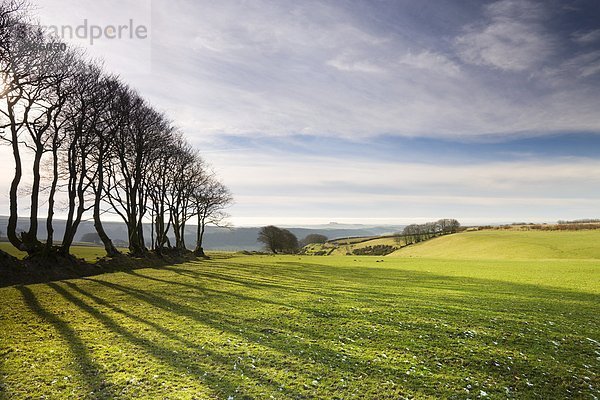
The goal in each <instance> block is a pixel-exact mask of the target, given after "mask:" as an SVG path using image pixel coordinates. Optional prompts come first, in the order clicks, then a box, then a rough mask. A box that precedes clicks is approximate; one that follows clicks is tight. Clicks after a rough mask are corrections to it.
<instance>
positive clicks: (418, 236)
mask: <svg viewBox="0 0 600 400" xmlns="http://www.w3.org/2000/svg"><path fill="white" fill-rule="evenodd" d="M459 229H460V223H459V222H458V221H457V220H456V219H453V218H445V219H440V220H438V221H435V222H427V223H425V224H412V225H408V226H406V227H405V228H404V230H403V231H402V233H400V234H398V235H396V241H397V242H398V243H400V242H402V241H404V244H406V245H408V244H414V243H419V242H423V241H425V240H429V239H432V238H434V237H436V236H441V235H446V234H449V233H456V232H458V231H459Z"/></svg>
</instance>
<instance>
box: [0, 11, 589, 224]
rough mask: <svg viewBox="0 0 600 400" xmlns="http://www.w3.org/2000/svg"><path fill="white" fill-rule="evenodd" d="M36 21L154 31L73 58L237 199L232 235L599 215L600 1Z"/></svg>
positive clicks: (5, 179) (95, 14)
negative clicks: (128, 97) (188, 148)
mask: <svg viewBox="0 0 600 400" xmlns="http://www.w3.org/2000/svg"><path fill="white" fill-rule="evenodd" d="M34 12H35V14H36V15H37V16H38V17H39V20H40V22H41V23H42V24H43V25H70V26H78V25H81V24H83V23H84V21H85V20H87V23H88V25H93V24H95V25H98V26H107V25H110V24H114V25H118V24H125V23H128V22H129V21H130V20H131V21H132V23H133V25H136V26H137V25H143V26H145V27H147V28H148V29H147V30H148V34H147V35H146V37H144V38H140V37H134V38H130V37H122V38H120V39H108V38H99V39H97V40H95V42H94V43H93V44H90V41H89V38H88V39H76V40H75V42H76V43H78V45H80V46H81V47H82V48H84V49H85V51H86V52H87V54H88V55H89V56H90V57H95V58H99V59H102V60H103V61H104V63H105V66H106V69H107V70H108V71H111V72H113V73H116V74H119V75H121V76H122V77H123V79H124V80H125V81H127V82H129V84H130V85H131V86H133V87H134V88H136V89H138V90H139V91H140V92H141V93H142V95H143V96H144V97H146V98H147V99H148V100H149V101H150V102H151V103H152V104H154V105H155V106H156V107H157V108H158V109H160V110H163V111H165V112H166V113H167V114H168V115H169V116H170V117H171V118H172V119H173V120H174V121H175V123H176V124H177V125H178V126H179V127H180V128H181V129H182V131H184V132H185V134H186V136H187V138H188V139H189V141H190V142H191V143H193V144H194V145H195V146H196V147H197V148H198V149H199V150H200V152H201V153H202V154H203V156H204V158H205V159H206V160H207V161H208V162H210V163H211V164H212V166H213V168H214V170H215V172H216V173H217V174H218V175H219V176H220V177H221V178H222V180H223V181H224V183H225V184H226V185H227V186H229V187H230V189H231V191H232V192H233V194H234V198H235V205H234V206H233V207H231V208H230V209H229V213H230V214H231V221H232V222H233V223H234V224H235V225H238V226H244V225H264V224H271V223H272V224H284V225H306V224H317V223H328V222H332V221H335V222H339V223H365V224H403V223H410V222H420V221H429V220H434V219H438V218H445V217H451V218H457V219H459V220H460V221H461V222H463V223H464V224H484V223H506V222H522V221H535V222H544V221H545V222H552V221H556V220H558V219H577V218H594V217H596V218H598V217H600V157H599V156H600V94H599V93H600V90H599V89H600V2H598V1H595V0H590V1H580V0H572V1H569V0H566V1H565V0H562V1H558V0H557V1H553V0H547V1H540V2H534V1H525V0H500V1H480V0H477V1H475V0H472V1H471V0H461V1H448V2H440V1H424V0H419V1H416V0H415V1H403V0H389V1H388V0H373V1H354V0H338V1H311V0H306V1H301V2H299V1H275V0H273V1H263V0H254V1H242V0H238V1H228V0H220V1H197V0H153V1H149V0H146V1H144V0H140V1H117V0H108V1H103V2H97V1H90V0H44V1H41V0H40V1H38V2H37V3H36V4H35V10H34ZM7 150H8V149H6V148H2V149H0V157H1V158H0V159H1V160H2V165H3V166H6V167H7V169H9V168H10V162H11V161H10V154H9V153H8V152H7ZM9 179H10V174H8V173H7V174H2V176H1V177H0V192H4V193H7V192H8V183H9ZM7 208H8V207H7V199H6V196H4V197H1V198H0V213H5V210H7Z"/></svg>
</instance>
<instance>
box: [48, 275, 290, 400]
mask: <svg viewBox="0 0 600 400" xmlns="http://www.w3.org/2000/svg"><path fill="white" fill-rule="evenodd" d="M67 285H68V286H69V287H70V288H72V289H73V290H75V291H77V292H79V293H80V294H82V295H84V296H86V297H88V298H89V299H90V300H92V301H94V302H95V303H96V304H100V305H102V306H105V307H109V308H111V309H112V310H113V311H115V312H117V313H119V314H121V315H124V316H126V317H128V318H130V319H132V320H134V321H136V322H138V323H141V324H144V325H146V326H149V327H152V328H153V329H155V330H156V331H157V332H159V333H160V334H162V335H163V336H165V337H168V338H170V339H173V340H176V341H178V342H179V343H181V344H182V345H184V346H185V350H186V351H188V352H194V351H199V350H200V346H199V345H198V344H197V343H194V342H192V341H190V340H187V339H185V338H182V337H181V336H179V335H177V334H175V333H173V332H171V331H169V330H168V329H166V328H164V327H161V326H160V325H158V324H156V323H154V322H151V321H149V320H147V319H145V318H142V317H139V316H136V315H134V314H132V313H130V312H127V311H125V310H123V309H120V308H119V307H116V306H114V305H112V304H111V303H109V302H107V301H105V300H102V299H101V298H99V297H97V296H95V295H93V294H91V293H89V292H86V291H85V290H83V289H81V288H79V287H77V285H75V284H73V283H67ZM48 286H50V287H51V288H52V289H54V290H55V291H56V292H57V293H58V294H60V295H61V296H62V297H63V298H64V299H65V300H67V301H69V302H71V303H72V304H74V305H76V306H77V307H79V308H80V309H82V310H84V311H85V312H87V313H88V314H89V315H90V316H92V317H94V318H95V319H96V320H97V321H98V322H100V323H101V324H103V325H104V326H105V327H106V328H108V329H110V330H111V331H113V332H115V333H117V334H119V335H121V336H122V337H123V338H125V339H127V340H128V341H129V342H130V343H132V344H134V345H135V346H137V347H138V348H140V349H142V350H143V351H144V352H145V353H147V354H148V355H149V356H151V357H153V358H154V359H156V360H157V361H159V362H161V363H163V364H167V365H170V366H171V367H173V368H175V369H177V370H179V371H180V372H183V373H192V374H194V376H195V377H196V378H197V379H200V380H201V381H202V382H204V383H205V384H206V385H207V386H208V387H209V388H211V389H212V390H213V391H214V393H215V394H218V393H221V394H225V395H227V394H233V393H237V392H238V391H239V387H238V385H237V384H236V383H234V382H233V381H231V380H228V379H227V376H226V375H225V374H215V373H210V372H211V371H209V370H207V369H203V368H201V367H200V366H199V365H197V364H194V363H189V362H186V361H185V360H183V359H182V358H179V357H173V356H172V353H173V352H172V351H171V350H170V349H168V348H166V347H164V346H161V345H159V344H157V343H156V342H154V341H151V340H148V339H145V338H143V337H140V336H138V335H137V334H135V333H133V332H131V331H130V330H128V329H126V328H125V327H123V326H121V325H120V324H119V323H118V322H117V321H115V320H114V319H113V318H112V317H110V316H108V315H106V314H104V313H102V312H100V311H98V310H97V309H96V308H94V307H93V306H91V305H89V304H88V303H86V302H84V301H83V300H81V299H80V298H78V297H76V296H74V295H73V294H72V293H70V292H69V291H68V290H66V289H64V288H62V287H61V286H59V285H57V284H56V283H50V284H48ZM171 311H172V310H171ZM206 315H207V316H208V315H209V314H208V313H206ZM207 318H208V317H205V318H204V320H206V319H207ZM201 352H202V353H203V354H204V355H207V356H208V357H210V359H211V360H212V361H213V362H215V363H219V364H221V365H223V366H224V367H225V366H226V367H227V368H229V366H230V365H231V360H230V359H229V358H228V357H226V356H223V355H221V354H219V353H217V352H214V351H211V350H208V349H206V348H202V349H201ZM245 374H246V375H247V376H249V377H250V378H251V379H254V380H256V381H257V382H260V383H261V384H263V385H269V386H271V387H272V389H273V390H276V389H277V390H279V391H280V392H282V393H287V394H288V395H291V394H293V393H290V392H289V391H288V390H287V389H285V388H283V386H282V385H281V384H280V383H279V382H277V381H276V380H274V379H273V378H271V377H267V376H264V375H263V374H261V373H260V372H258V371H253V370H246V371H245ZM279 388H282V389H279Z"/></svg>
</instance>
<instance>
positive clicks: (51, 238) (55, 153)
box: [45, 145, 58, 255]
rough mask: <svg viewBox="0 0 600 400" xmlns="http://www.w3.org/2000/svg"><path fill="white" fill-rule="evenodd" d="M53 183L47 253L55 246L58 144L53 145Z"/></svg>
mask: <svg viewBox="0 0 600 400" xmlns="http://www.w3.org/2000/svg"><path fill="white" fill-rule="evenodd" d="M52 174H53V176H52V184H51V185H50V193H49V194H48V216H47V217H46V231H47V236H46V248H45V252H46V255H49V254H50V253H51V252H52V247H53V246H54V227H53V226H52V222H53V219H54V195H55V194H56V185H57V184H58V149H57V148H56V145H55V146H53V147H52Z"/></svg>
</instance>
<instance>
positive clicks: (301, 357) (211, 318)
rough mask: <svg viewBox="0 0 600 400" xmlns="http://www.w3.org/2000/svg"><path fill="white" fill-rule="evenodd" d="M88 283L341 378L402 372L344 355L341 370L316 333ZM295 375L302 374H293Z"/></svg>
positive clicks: (108, 284) (334, 354) (334, 353)
mask: <svg viewBox="0 0 600 400" xmlns="http://www.w3.org/2000/svg"><path fill="white" fill-rule="evenodd" d="M87 280H89V281H93V282H96V283H98V284H100V285H104V286H106V287H109V288H111V289H115V290H119V291H122V292H124V293H127V294H129V295H131V296H133V297H135V298H137V299H139V300H142V301H146V302H147V303H149V304H150V305H152V306H154V307H157V308H159V309H162V310H164V311H166V312H168V313H173V314H177V315H180V316H183V317H186V318H191V319H193V320H195V321H196V322H198V323H199V324H202V325H206V326H209V327H211V328H213V329H216V330H218V331H222V332H228V334H230V335H233V336H235V337H238V338H241V339H243V340H248V341H250V342H253V343H256V344H258V345H259V346H264V347H267V348H270V349H272V350H274V351H275V352H277V353H280V354H282V355H285V356H286V357H292V358H296V359H297V362H298V364H299V365H304V366H308V365H320V368H322V369H324V370H336V371H337V372H338V373H340V374H341V376H344V375H347V374H350V375H355V376H358V375H363V374H364V375H365V376H367V375H369V374H371V373H373V374H375V373H384V374H386V375H388V376H397V375H399V374H401V373H403V372H404V369H402V370H400V369H399V368H398V367H396V366H382V365H374V364H372V363H371V360H368V359H364V358H358V357H354V356H352V355H349V354H345V362H344V365H343V368H339V367H336V366H335V365H333V364H332V363H337V362H339V358H340V357H341V354H340V353H339V352H338V351H335V350H333V349H331V348H327V347H324V346H321V345H320V344H318V343H316V341H315V340H313V339H312V338H310V334H311V333H312V334H313V336H316V335H314V334H315V333H316V331H308V330H307V331H306V333H307V334H308V335H309V339H308V340H306V341H302V339H301V338H299V337H294V335H293V334H294V332H293V331H291V332H290V331H287V330H284V329H283V327H278V329H272V328H273V326H272V325H270V324H269V325H266V326H257V324H256V321H247V320H244V319H240V318H235V317H231V316H227V315H225V314H222V313H218V312H214V311H212V312H210V313H208V312H198V311H197V310H195V309H193V308H191V307H188V306H186V305H183V304H181V303H177V302H174V301H171V300H168V299H166V298H164V297H161V296H157V295H154V294H151V293H148V292H146V291H143V290H138V289H132V288H129V287H125V286H122V285H119V284H115V283H112V282H106V281H100V280H96V279H87ZM240 332H243V333H240ZM296 373H302V372H299V371H296ZM304 373H306V374H307V375H306V376H305V380H306V381H308V382H310V381H311V380H312V379H313V378H309V376H314V375H310V369H309V370H308V371H304ZM411 389H412V390H413V391H415V392H419V393H420V390H419V387H418V386H415V387H413V388H411ZM340 390H341V389H340ZM298 396H300V395H298ZM300 397H302V396H300Z"/></svg>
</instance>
